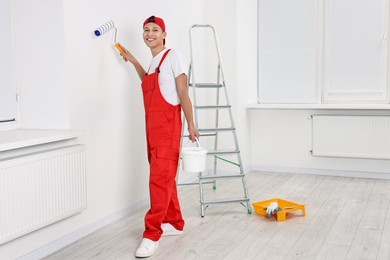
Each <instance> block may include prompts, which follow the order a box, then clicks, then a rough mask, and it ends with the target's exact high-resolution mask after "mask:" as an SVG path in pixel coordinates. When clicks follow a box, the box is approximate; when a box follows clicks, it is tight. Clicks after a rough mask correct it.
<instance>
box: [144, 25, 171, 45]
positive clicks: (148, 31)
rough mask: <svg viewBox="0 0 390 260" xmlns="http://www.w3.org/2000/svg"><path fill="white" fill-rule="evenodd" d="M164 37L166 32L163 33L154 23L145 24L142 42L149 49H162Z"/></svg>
mask: <svg viewBox="0 0 390 260" xmlns="http://www.w3.org/2000/svg"><path fill="white" fill-rule="evenodd" d="M166 35H167V34H166V32H163V31H162V29H161V27H160V26H158V25H157V24H155V23H147V24H145V26H144V33H143V37H144V42H145V43H146V45H147V46H148V47H149V48H151V49H155V48H161V47H164V38H165V36H166Z"/></svg>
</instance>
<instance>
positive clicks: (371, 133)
mask: <svg viewBox="0 0 390 260" xmlns="http://www.w3.org/2000/svg"><path fill="white" fill-rule="evenodd" d="M312 154H313V155H314V156H329V157H349V158H367V159H390V116H335V115H313V117H312Z"/></svg>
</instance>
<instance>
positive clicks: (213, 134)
mask: <svg viewBox="0 0 390 260" xmlns="http://www.w3.org/2000/svg"><path fill="white" fill-rule="evenodd" d="M216 135H217V134H216V133H203V134H201V133H199V136H216ZM189 136H190V135H183V137H189Z"/></svg>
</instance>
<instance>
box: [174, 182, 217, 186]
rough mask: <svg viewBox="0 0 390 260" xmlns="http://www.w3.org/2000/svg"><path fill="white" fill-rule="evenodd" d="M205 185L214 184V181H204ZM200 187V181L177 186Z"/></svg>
mask: <svg viewBox="0 0 390 260" xmlns="http://www.w3.org/2000/svg"><path fill="white" fill-rule="evenodd" d="M202 183H203V184H214V181H204V182H202ZM187 185H199V181H194V182H183V183H178V184H177V186H187Z"/></svg>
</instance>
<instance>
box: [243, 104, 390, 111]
mask: <svg viewBox="0 0 390 260" xmlns="http://www.w3.org/2000/svg"><path fill="white" fill-rule="evenodd" d="M246 108H247V109H325V110H390V104H258V103H255V104H249V105H247V106H246Z"/></svg>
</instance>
